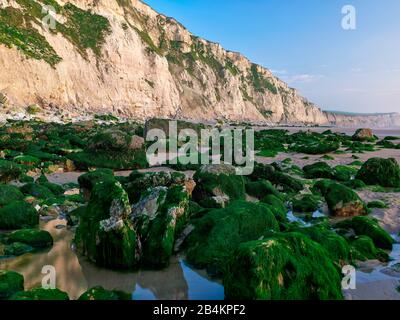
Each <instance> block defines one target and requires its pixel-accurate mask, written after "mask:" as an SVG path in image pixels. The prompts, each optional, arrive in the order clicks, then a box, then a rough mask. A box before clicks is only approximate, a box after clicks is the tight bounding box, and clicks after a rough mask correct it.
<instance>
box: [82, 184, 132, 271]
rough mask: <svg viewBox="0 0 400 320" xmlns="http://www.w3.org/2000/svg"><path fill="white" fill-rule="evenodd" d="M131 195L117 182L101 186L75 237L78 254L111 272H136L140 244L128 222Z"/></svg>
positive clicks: (98, 187) (93, 197)
mask: <svg viewBox="0 0 400 320" xmlns="http://www.w3.org/2000/svg"><path fill="white" fill-rule="evenodd" d="M130 213H131V207H130V204H129V200H128V195H127V194H126V192H125V190H124V189H123V188H122V186H121V184H120V183H119V182H117V181H115V180H114V181H113V180H106V181H104V182H100V183H97V184H96V185H95V186H94V188H93V190H92V194H91V198H90V201H89V203H88V206H87V207H86V210H85V211H84V212H82V213H81V216H80V224H79V226H78V228H77V231H76V234H75V243H76V245H77V249H78V251H79V252H80V253H81V254H83V255H85V256H87V257H88V258H89V259H91V260H92V261H94V262H95V263H96V264H98V265H100V266H104V267H109V268H121V269H125V268H134V267H136V266H137V264H138V261H139V257H140V252H139V248H140V243H139V239H138V236H137V234H136V231H135V229H134V227H133V225H132V223H131V221H130V220H129V219H128V217H129V215H130Z"/></svg>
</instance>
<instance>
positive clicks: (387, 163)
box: [356, 158, 400, 188]
mask: <svg viewBox="0 0 400 320" xmlns="http://www.w3.org/2000/svg"><path fill="white" fill-rule="evenodd" d="M356 178H357V179H360V180H362V181H363V182H365V183H366V184H368V185H374V184H377V185H380V186H382V187H394V188H397V187H400V166H399V164H398V163H397V161H396V159H394V158H390V159H383V158H371V159H369V160H368V161H367V162H365V163H364V164H363V166H362V167H361V169H360V170H359V171H358V173H357V175H356Z"/></svg>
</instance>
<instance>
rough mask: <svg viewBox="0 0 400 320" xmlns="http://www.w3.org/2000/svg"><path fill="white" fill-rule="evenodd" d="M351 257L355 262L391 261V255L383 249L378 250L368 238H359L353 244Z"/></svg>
mask: <svg viewBox="0 0 400 320" xmlns="http://www.w3.org/2000/svg"><path fill="white" fill-rule="evenodd" d="M351 256H352V259H353V260H360V261H365V260H372V259H378V260H381V261H383V262H387V261H389V254H388V253H387V252H385V251H384V250H382V249H378V248H376V246H375V244H374V242H373V241H372V239H371V238H370V237H368V236H359V237H356V239H355V240H353V241H352V242H351Z"/></svg>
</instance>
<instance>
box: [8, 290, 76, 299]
mask: <svg viewBox="0 0 400 320" xmlns="http://www.w3.org/2000/svg"><path fill="white" fill-rule="evenodd" d="M10 300H48V301H52V300H69V297H68V294H67V293H66V292H63V291H61V290H59V289H43V288H35V289H32V290H28V291H20V292H17V293H16V294H14V295H12V296H11V298H10Z"/></svg>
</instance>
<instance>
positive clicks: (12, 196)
mask: <svg viewBox="0 0 400 320" xmlns="http://www.w3.org/2000/svg"><path fill="white" fill-rule="evenodd" d="M23 199H24V195H23V194H22V192H21V191H20V190H19V189H18V188H17V187H15V186H12V185H6V184H0V207H2V206H4V205H7V204H9V203H10V202H13V201H18V200H23Z"/></svg>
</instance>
